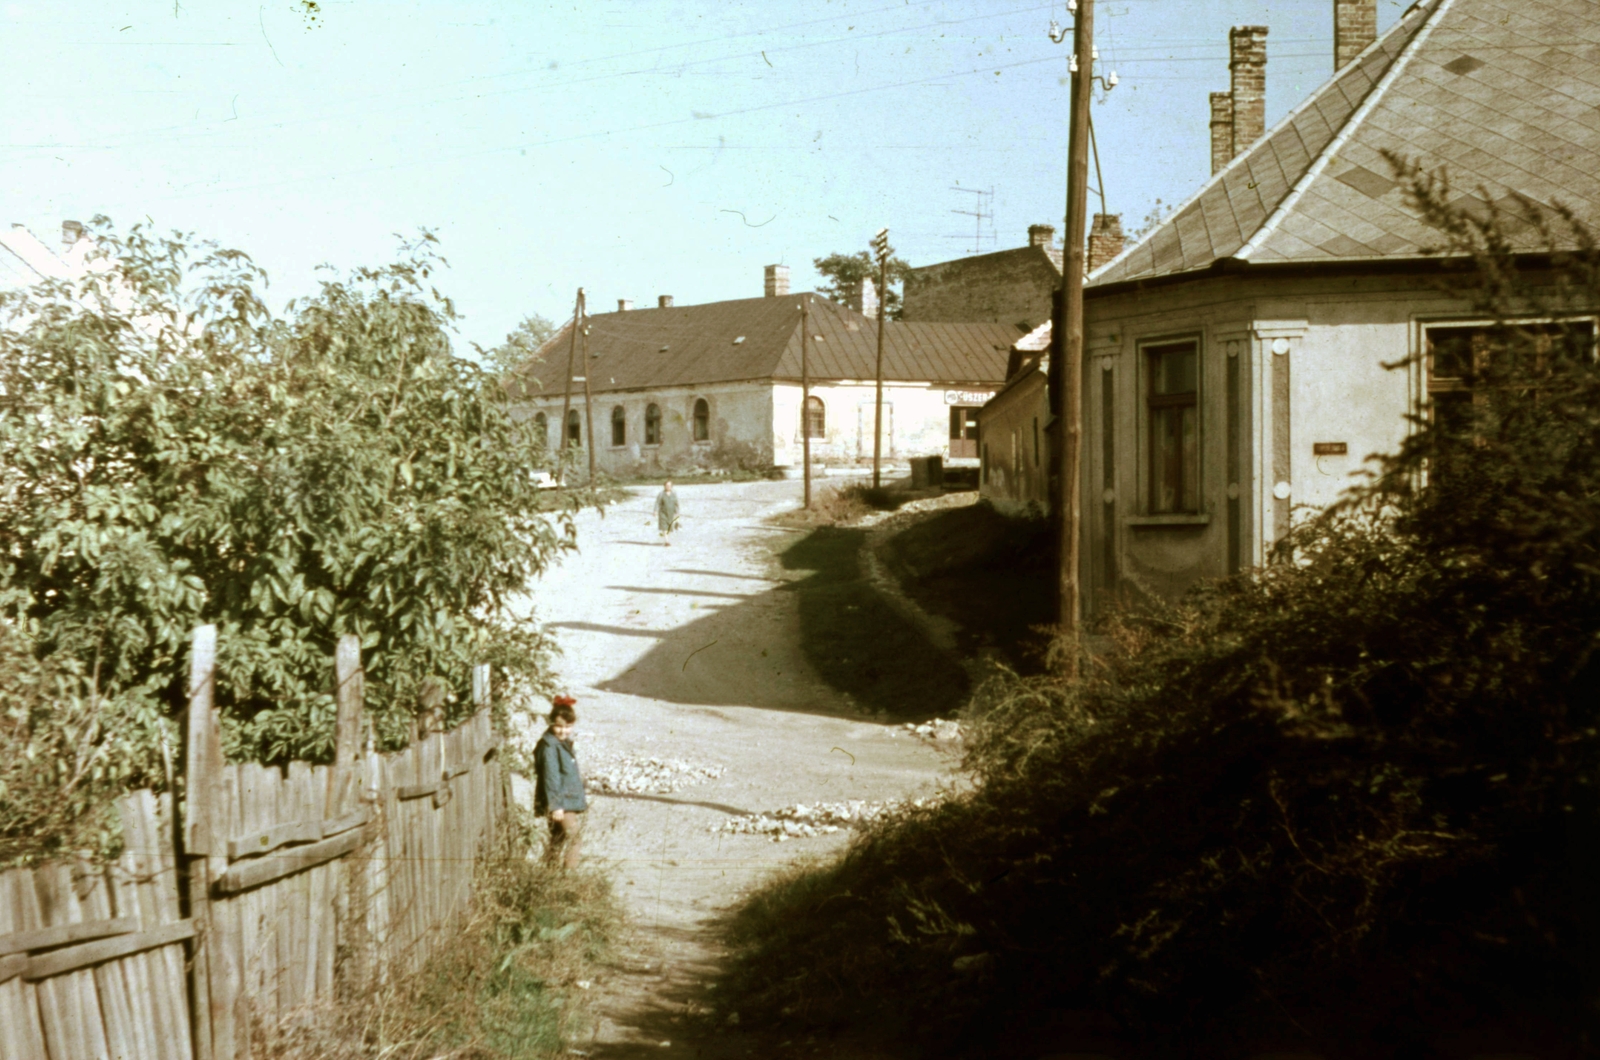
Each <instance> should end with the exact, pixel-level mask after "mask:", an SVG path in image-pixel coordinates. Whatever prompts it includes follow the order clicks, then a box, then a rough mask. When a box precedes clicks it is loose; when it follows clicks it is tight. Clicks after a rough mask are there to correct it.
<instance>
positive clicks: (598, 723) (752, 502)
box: [535, 482, 946, 1057]
mask: <svg viewBox="0 0 1600 1060" xmlns="http://www.w3.org/2000/svg"><path fill="white" fill-rule="evenodd" d="M656 492H657V491H656V489H654V488H650V489H638V490H634V491H632V492H631V494H630V496H629V497H628V499H627V500H625V501H623V502H622V503H620V504H617V505H614V506H613V507H611V508H610V509H608V510H607V512H606V513H605V515H604V516H603V517H602V516H599V515H597V514H595V513H593V512H586V513H584V515H583V517H582V519H581V522H580V527H579V541H580V551H579V552H578V553H577V554H576V555H572V556H569V557H567V558H566V559H565V560H564V561H563V563H562V565H561V566H560V567H559V568H557V569H556V570H554V571H552V572H551V573H550V574H549V575H547V576H546V577H545V578H544V579H543V580H542V582H541V583H540V584H539V586H538V588H537V591H536V593H535V601H536V606H537V608H538V613H539V615H540V616H541V617H542V618H543V619H544V620H545V621H546V622H548V623H549V624H550V625H551V626H552V627H553V628H555V629H556V630H557V631H558V635H559V639H560V642H561V645H562V647H563V649H564V651H565V657H564V659H563V660H562V662H561V664H560V666H561V671H562V674H563V677H564V680H565V682H566V684H567V687H568V688H569V690H570V691H571V693H572V694H573V695H575V696H577V697H578V701H579V702H578V713H579V727H578V737H577V739H578V745H577V746H578V754H579V759H580V761H582V762H584V763H585V764H586V765H588V764H589V763H596V764H599V763H615V762H618V761H621V760H633V761H638V760H640V759H648V758H651V757H654V758H658V759H662V760H682V761H684V762H687V763H689V764H690V765H692V766H707V767H713V769H714V768H715V767H721V769H722V773H721V775H720V776H719V777H715V778H714V779H704V780H701V781H700V782H698V783H694V784H693V785H692V786H687V787H684V788H682V789H681V790H678V791H676V792H670V793H666V794H659V793H649V792H646V793H641V794H634V795H623V796H606V795H600V796H595V797H593V801H592V807H591V811H590V813H589V816H588V822H587V826H586V829H585V831H586V833H587V834H586V838H585V843H586V851H587V855H586V856H587V857H588V858H591V859H594V860H597V861H600V862H603V863H604V864H606V865H607V866H609V867H610V869H611V871H613V872H614V873H615V877H616V882H617V887H618V890H619V892H620V893H621V894H622V896H623V898H624V901H625V902H626V904H627V908H628V910H629V912H630V913H631V914H632V917H633V920H634V923H635V925H636V927H637V929H638V938H637V943H636V945H635V947H634V949H635V951H636V952H634V953H632V954H631V955H630V959H629V962H628V970H627V971H624V972H620V973H618V974H617V975H615V976H614V977H613V978H612V979H611V981H609V982H600V983H596V984H595V985H594V988H593V989H595V990H596V991H598V992H599V997H598V999H597V1000H598V1008H599V1011H600V1012H601V1013H602V1017H603V1018H602V1019H601V1021H600V1024H599V1027H598V1030H597V1033H596V1037H595V1039H594V1040H593V1041H592V1042H589V1043H585V1044H582V1045H580V1046H579V1048H580V1049H582V1051H583V1052H584V1053H587V1054H588V1055H590V1056H595V1057H630V1056H635V1055H641V1054H644V1053H648V1054H649V1055H653V1056H698V1057H744V1056H747V1055H751V1054H752V1053H758V1054H764V1052H765V1050H767V1049H770V1048H774V1047H776V1046H777V1045H778V1044H779V1043H777V1042H772V1041H770V1040H769V1039H768V1038H767V1037H766V1036H763V1035H762V1034H761V1033H760V1028H748V1027H740V1028H738V1029H728V1030H725V1031H718V1032H716V1033H707V1032H705V1031H703V1030H701V1031H700V1032H698V1033H696V1032H695V1031H694V1030H693V1028H692V1026H691V1024H690V1023H688V1022H686V1021H684V1020H682V1018H681V1017H682V1015H683V1013H684V1011H685V1006H686V1005H689V1004H693V1003H694V1002H695V999H696V998H697V997H702V996H703V995H701V994H700V993H699V990H700V984H701V983H703V982H704V981H705V979H706V978H707V976H708V974H709V973H710V971H711V970H712V969H713V968H714V967H715V964H716V961H717V960H718V958H719V952H718V949H717V946H716V943H715V940H714V938H713V937H712V934H711V932H710V931H709V930H708V925H709V922H710V920H711V919H712V918H713V917H714V916H715V915H716V914H717V913H718V912H719V911H721V910H723V909H724V908H726V907H727V906H728V905H729V904H730V903H732V902H734V901H736V900H737V899H738V897H739V896H740V895H741V894H742V893H744V892H745V891H747V890H748V889H749V888H750V887H751V886H752V885H753V884H755V883H756V882H757V881H759V880H760V879H761V878H762V877H763V876H764V875H766V874H767V873H768V872H770V871H772V870H773V869H774V868H776V867H778V866H780V865H782V864H784V863H787V862H790V861H792V860H794V859H795V858H797V857H802V856H805V855H808V854H824V853H827V852H828V851H830V850H832V849H836V848H837V847H838V846H839V845H841V844H843V843H844V842H845V840H846V833H843V832H841V833H838V834H834V835H827V836H819V837H816V838H803V839H796V840H794V841H792V842H782V843H778V842H773V841H772V840H771V839H770V838H768V837H766V836H759V835H742V834H730V833H727V832H723V831H716V830H715V829H718V828H719V827H720V826H721V825H722V824H723V823H724V822H727V821H728V820H730V819H731V818H732V817H733V816H735V815H738V814H743V813H756V812H763V811H771V810H776V809H779V808H781V807H787V806H792V805H794V804H797V803H803V804H813V805H814V804H815V803H817V802H819V801H825V802H843V801H846V800H852V799H854V800H869V801H875V800H883V799H886V798H895V797H914V796H918V795H922V794H927V793H929V792H931V791H932V790H933V788H934V786H935V783H936V779H937V777H938V776H939V775H940V773H941V771H942V770H943V768H944V766H945V764H946V759H945V757H944V756H943V754H942V753H941V752H940V751H939V750H938V749H936V748H935V747H934V746H932V745H930V744H928V743H926V742H924V741H922V740H920V739H918V738H916V737H915V736H913V735H911V734H908V733H906V732H905V731H904V730H903V729H901V728H899V727H897V726H895V725H892V724H890V723H887V722H883V721H873V720H869V719H868V718H866V717H865V716H864V715H862V714H861V713H860V712H858V711H857V709H856V707H855V706H854V705H853V704H852V702H851V701H850V700H849V699H848V698H847V697H845V696H844V695H842V694H840V693H837V692H835V691H834V690H832V689H830V688H829V687H828V686H827V685H826V684H824V683H823V682H822V680H821V679H820V678H819V677H817V675H816V672H815V670H814V669H813V668H812V666H811V665H809V664H808V662H807V661H806V658H805V655H804V653H803V651H802V646H801V635H800V630H801V626H800V614H799V594H798V593H797V592H795V591H794V587H795V585H796V584H797V583H798V582H801V581H804V580H805V579H806V577H807V576H808V572H807V571H806V570H805V569H803V567H801V566H799V565H797V563H796V562H795V558H794V556H793V555H791V557H790V559H789V562H788V565H787V566H785V565H784V564H783V563H780V562H779V561H778V559H777V557H778V556H779V555H780V554H781V553H783V551H784V550H785V549H786V548H787V546H789V545H791V544H792V543H793V542H794V541H795V540H796V539H798V538H800V537H801V536H803V535H802V534H801V533H799V532H797V531H793V530H787V529H781V528H777V527H774V526H772V525H770V524H768V523H766V522H765V521H764V520H765V518H766V517H767V516H769V515H772V514H775V513H777V512H780V511H783V510H785V509H787V508H791V507H793V506H795V505H796V504H798V503H799V499H800V484H799V483H797V482H760V483H723V484H707V485H688V486H682V487H680V493H681V499H682V507H683V526H682V529H681V531H680V532H679V533H678V534H677V535H675V536H674V539H673V542H672V544H671V546H670V547H666V546H663V545H662V544H661V543H660V541H659V539H658V537H657V535H656V530H655V521H654V519H653V517H652V515H651V512H652V510H653V502H654V497H655V493H656ZM667 1043H670V1044H667ZM783 1044H785V1045H787V1044H788V1043H783ZM805 1046H806V1043H804V1042H796V1043H793V1045H792V1048H793V1049H794V1050H795V1052H796V1053H800V1054H804V1053H805V1052H807V1050H806V1048H805ZM786 1051H787V1050H786ZM835 1055H837V1054H835Z"/></svg>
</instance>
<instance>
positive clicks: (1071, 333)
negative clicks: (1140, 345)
mask: <svg viewBox="0 0 1600 1060" xmlns="http://www.w3.org/2000/svg"><path fill="white" fill-rule="evenodd" d="M1076 8H1077V14H1076V18H1075V19H1074V20H1073V27H1072V49H1073V62H1072V90H1071V91H1072V107H1071V110H1070V112H1069V132H1068V137H1067V225H1066V228H1067V232H1066V242H1065V245H1064V246H1063V248H1062V251H1063V252H1062V262H1061V290H1060V292H1059V293H1058V295H1057V298H1058V303H1057V304H1058V306H1059V309H1058V312H1057V313H1056V326H1055V327H1053V328H1052V329H1051V338H1050V375H1051V376H1052V377H1053V378H1052V379H1051V383H1052V386H1051V389H1052V390H1053V391H1054V392H1055V394H1056V395H1057V399H1058V401H1059V402H1060V405H1059V410H1058V412H1057V420H1056V428H1057V434H1056V457H1057V461H1056V467H1057V473H1058V475H1059V478H1060V485H1059V487H1058V488H1057V490H1056V503H1057V505H1058V507H1057V510H1056V513H1055V514H1056V525H1057V529H1058V533H1059V537H1058V544H1059V548H1058V555H1059V561H1060V566H1059V568H1058V577H1059V583H1060V584H1059V588H1060V594H1059V605H1058V609H1057V619H1058V621H1059V622H1060V623H1061V626H1062V628H1063V629H1064V630H1065V631H1066V634H1067V636H1068V638H1069V639H1070V640H1071V641H1073V642H1076V640H1077V638H1078V622H1079V615H1080V609H1081V607H1082V603H1081V593H1080V588H1079V583H1078V574H1079V566H1080V563H1079V553H1078V550H1079V539H1080V537H1081V535H1082V525H1083V496H1082V493H1083V483H1082V468H1081V467H1080V464H1081V460H1082V457H1081V452H1082V436H1083V255H1084V235H1085V233H1084V207H1085V205H1086V202H1085V200H1086V199H1087V198H1088V195H1089V102H1090V90H1091V89H1093V87H1094V0H1077V4H1076ZM1068 666H1069V667H1070V668H1071V672H1072V673H1076V672H1077V655H1076V652H1075V650H1074V651H1073V652H1072V653H1069V662H1068Z"/></svg>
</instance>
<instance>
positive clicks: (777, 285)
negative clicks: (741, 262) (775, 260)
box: [765, 265, 789, 298]
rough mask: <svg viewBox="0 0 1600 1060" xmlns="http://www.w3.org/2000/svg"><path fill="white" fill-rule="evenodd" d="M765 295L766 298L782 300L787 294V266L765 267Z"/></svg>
mask: <svg viewBox="0 0 1600 1060" xmlns="http://www.w3.org/2000/svg"><path fill="white" fill-rule="evenodd" d="M765 293H766V296H767V297H768V298H782V297H783V296H784V295H786V294H788V293H789V266H787V265H768V266H767V275H766V292H765Z"/></svg>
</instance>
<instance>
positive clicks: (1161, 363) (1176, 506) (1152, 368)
mask: <svg viewBox="0 0 1600 1060" xmlns="http://www.w3.org/2000/svg"><path fill="white" fill-rule="evenodd" d="M1144 354H1145V371H1146V377H1145V388H1146V398H1145V404H1146V410H1147V414H1148V417H1149V430H1150V440H1149V446H1150V512H1151V514H1153V515H1160V514H1163V513H1167V512H1197V511H1199V510H1200V489H1199V487H1200V444H1199V435H1200V423H1199V418H1200V409H1199V396H1200V394H1199V391H1200V350H1199V344H1198V343H1196V342H1194V341H1193V340H1189V341H1185V342H1169V343H1163V344H1161V345H1159V346H1146V347H1145V349H1144Z"/></svg>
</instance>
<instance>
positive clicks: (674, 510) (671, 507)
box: [656, 481, 678, 545]
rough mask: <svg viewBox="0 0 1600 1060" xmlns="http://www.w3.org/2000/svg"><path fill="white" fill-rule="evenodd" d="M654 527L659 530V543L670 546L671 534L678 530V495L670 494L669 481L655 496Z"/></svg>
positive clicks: (670, 485)
mask: <svg viewBox="0 0 1600 1060" xmlns="http://www.w3.org/2000/svg"><path fill="white" fill-rule="evenodd" d="M656 526H657V527H658V528H659V529H660V530H661V543H662V544H664V545H670V544H672V532H673V531H674V530H676V529H677V528H678V495H677V494H676V493H673V492H672V483H671V482H670V481H669V482H668V483H667V484H666V485H665V486H662V487H661V492H660V493H658V494H656Z"/></svg>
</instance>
